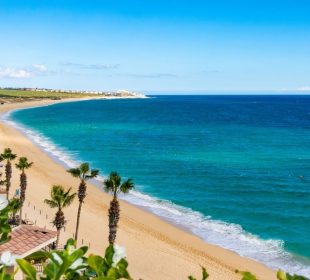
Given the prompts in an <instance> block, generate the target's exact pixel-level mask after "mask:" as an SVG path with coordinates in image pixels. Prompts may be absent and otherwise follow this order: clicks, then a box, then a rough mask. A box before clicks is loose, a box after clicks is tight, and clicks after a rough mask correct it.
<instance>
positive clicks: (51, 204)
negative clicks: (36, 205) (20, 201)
mask: <svg viewBox="0 0 310 280" xmlns="http://www.w3.org/2000/svg"><path fill="white" fill-rule="evenodd" d="M44 203H46V204H47V205H48V206H49V207H51V208H57V207H58V203H57V202H55V201H54V200H50V199H44Z"/></svg>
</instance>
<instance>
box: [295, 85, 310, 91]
mask: <svg viewBox="0 0 310 280" xmlns="http://www.w3.org/2000/svg"><path fill="white" fill-rule="evenodd" d="M297 90H298V91H310V86H304V87H300V88H298V89H297Z"/></svg>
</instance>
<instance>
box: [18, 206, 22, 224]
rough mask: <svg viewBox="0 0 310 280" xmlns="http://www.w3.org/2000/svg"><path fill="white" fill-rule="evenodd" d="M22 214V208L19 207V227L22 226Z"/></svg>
mask: <svg viewBox="0 0 310 280" xmlns="http://www.w3.org/2000/svg"><path fill="white" fill-rule="evenodd" d="M22 214H23V207H22V206H21V207H20V210H19V225H21V224H22V222H23V220H22Z"/></svg>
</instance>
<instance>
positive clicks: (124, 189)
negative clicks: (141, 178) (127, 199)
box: [120, 179, 135, 193]
mask: <svg viewBox="0 0 310 280" xmlns="http://www.w3.org/2000/svg"><path fill="white" fill-rule="evenodd" d="M134 187H135V184H134V183H133V181H132V179H128V180H126V181H125V182H124V183H123V184H122V185H121V187H120V191H121V192H122V193H128V192H129V191H130V190H132V189H134Z"/></svg>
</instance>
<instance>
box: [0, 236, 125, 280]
mask: <svg viewBox="0 0 310 280" xmlns="http://www.w3.org/2000/svg"><path fill="white" fill-rule="evenodd" d="M87 249H88V248H87V247H86V246H85V247H81V248H78V249H76V248H75V241H74V240H73V239H69V240H68V241H67V244H66V247H65V249H64V250H61V251H59V250H55V251H52V252H43V251H40V252H37V253H34V254H32V255H31V256H29V257H28V258H29V259H32V260H38V259H39V260H42V259H45V260H46V261H45V262H44V263H42V264H43V266H44V269H43V275H42V276H40V278H39V279H41V280H60V279H66V280H74V279H81V280H87V279H93V280H117V279H131V278H130V275H129V273H128V271H127V267H128V263H127V261H126V260H125V258H122V259H120V260H119V261H118V262H117V263H116V264H114V262H113V257H114V256H115V254H116V252H115V251H114V248H113V246H109V247H108V248H107V249H106V252H105V256H104V257H101V256H97V255H90V256H89V257H88V258H87V257H86V256H85V254H86V252H87ZM17 263H18V265H19V267H20V268H21V270H22V271H23V273H24V274H25V276H26V280H36V279H38V275H37V272H36V269H35V267H34V266H33V265H32V264H30V262H28V261H27V260H24V259H19V260H17ZM9 279H10V278H8V280H9ZM0 280H1V278H0Z"/></svg>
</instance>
